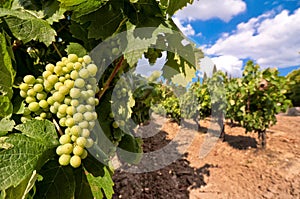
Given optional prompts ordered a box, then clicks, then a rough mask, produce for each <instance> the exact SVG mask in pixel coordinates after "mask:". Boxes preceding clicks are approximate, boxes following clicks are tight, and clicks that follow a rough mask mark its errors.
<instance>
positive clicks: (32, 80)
mask: <svg viewBox="0 0 300 199" xmlns="http://www.w3.org/2000/svg"><path fill="white" fill-rule="evenodd" d="M23 81H24V82H25V83H26V84H34V83H35V77H34V76H33V75H26V76H25V77H24V78H23Z"/></svg>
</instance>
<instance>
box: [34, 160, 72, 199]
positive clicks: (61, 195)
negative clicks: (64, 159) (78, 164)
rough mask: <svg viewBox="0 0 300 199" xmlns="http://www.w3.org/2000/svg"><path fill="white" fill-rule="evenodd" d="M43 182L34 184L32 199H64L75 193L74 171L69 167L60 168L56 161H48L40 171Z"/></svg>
mask: <svg viewBox="0 0 300 199" xmlns="http://www.w3.org/2000/svg"><path fill="white" fill-rule="evenodd" d="M40 175H42V176H43V180H42V181H39V182H37V183H36V189H37V192H36V194H35V196H34V198H37V199H38V198H47V199H66V198H72V197H73V196H74V192H75V177H74V170H73V168H72V167H71V166H61V165H59V163H58V160H50V161H48V162H47V163H46V164H45V165H44V166H43V167H42V169H41V171H40Z"/></svg>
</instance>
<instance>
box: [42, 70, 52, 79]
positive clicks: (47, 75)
mask: <svg viewBox="0 0 300 199" xmlns="http://www.w3.org/2000/svg"><path fill="white" fill-rule="evenodd" d="M50 75H52V72H50V71H47V70H46V71H44V72H43V78H44V79H47V77H49V76H50Z"/></svg>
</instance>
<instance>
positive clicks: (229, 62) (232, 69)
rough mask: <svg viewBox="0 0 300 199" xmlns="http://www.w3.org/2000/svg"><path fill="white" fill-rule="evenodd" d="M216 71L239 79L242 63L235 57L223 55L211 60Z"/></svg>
mask: <svg viewBox="0 0 300 199" xmlns="http://www.w3.org/2000/svg"><path fill="white" fill-rule="evenodd" d="M211 60H212V62H213V63H214V64H215V65H216V67H217V69H218V70H222V71H224V72H226V73H227V74H228V75H229V76H231V77H241V76H242V67H243V61H242V60H240V59H238V58H237V57H234V56H230V55H223V56H219V57H213V58H211Z"/></svg>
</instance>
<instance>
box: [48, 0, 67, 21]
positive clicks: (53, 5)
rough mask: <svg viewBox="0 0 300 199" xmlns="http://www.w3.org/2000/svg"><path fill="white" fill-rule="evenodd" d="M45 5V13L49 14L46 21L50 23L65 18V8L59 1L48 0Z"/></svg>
mask: <svg viewBox="0 0 300 199" xmlns="http://www.w3.org/2000/svg"><path fill="white" fill-rule="evenodd" d="M45 4H46V5H44V7H43V11H44V13H45V14H46V15H47V16H48V18H47V19H46V21H47V22H48V23H49V24H51V25H52V24H53V23H54V22H58V21H59V20H61V19H64V18H65V15H64V13H65V12H66V9H65V8H62V7H61V6H60V4H59V2H57V1H48V2H46V3H45Z"/></svg>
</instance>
